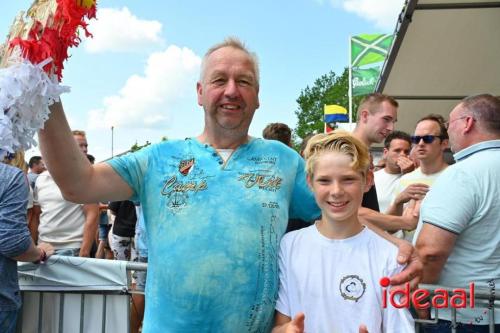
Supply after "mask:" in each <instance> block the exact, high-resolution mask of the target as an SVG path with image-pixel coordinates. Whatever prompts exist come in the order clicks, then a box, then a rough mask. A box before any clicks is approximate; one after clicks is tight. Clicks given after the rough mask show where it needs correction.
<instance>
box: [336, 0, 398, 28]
mask: <svg viewBox="0 0 500 333" xmlns="http://www.w3.org/2000/svg"><path fill="white" fill-rule="evenodd" d="M339 2H341V3H339ZM404 2H405V1H404V0H342V1H339V0H331V3H332V5H334V6H339V5H341V6H342V8H344V10H346V11H348V12H351V13H354V14H356V15H358V16H360V17H362V18H364V19H366V20H367V21H370V22H373V23H374V24H375V26H377V27H378V28H381V29H384V30H387V31H388V32H392V30H393V29H394V28H395V27H396V22H397V18H398V15H399V13H400V12H401V10H402V8H403V5H404Z"/></svg>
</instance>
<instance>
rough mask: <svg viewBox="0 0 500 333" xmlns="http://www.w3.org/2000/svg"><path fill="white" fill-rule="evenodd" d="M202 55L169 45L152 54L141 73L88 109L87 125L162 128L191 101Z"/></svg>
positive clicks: (191, 102) (94, 127) (93, 126)
mask: <svg viewBox="0 0 500 333" xmlns="http://www.w3.org/2000/svg"><path fill="white" fill-rule="evenodd" d="M200 64H201V59H200V57H198V56H197V55H196V54H194V52H193V51H191V50H190V49H188V48H180V47H177V46H169V47H168V48H167V49H166V50H165V51H163V52H155V53H153V54H151V55H150V56H149V58H148V60H147V64H146V67H145V69H144V74H143V75H132V76H131V77H129V79H128V80H127V81H126V83H125V85H124V86H123V88H122V89H121V90H120V92H119V93H118V94H116V95H113V96H108V97H106V98H105V99H104V100H103V108H102V109H97V110H92V111H90V112H89V127H90V128H92V129H96V128H110V127H111V126H115V127H121V128H126V127H129V128H153V129H154V128H164V127H168V125H169V123H170V121H171V120H172V119H173V118H175V116H174V115H173V112H176V111H178V110H182V109H183V108H182V107H181V106H186V105H189V107H192V105H193V96H194V93H195V84H196V81H197V78H198V73H199V68H200Z"/></svg>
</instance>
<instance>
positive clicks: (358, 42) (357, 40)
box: [351, 34, 394, 67]
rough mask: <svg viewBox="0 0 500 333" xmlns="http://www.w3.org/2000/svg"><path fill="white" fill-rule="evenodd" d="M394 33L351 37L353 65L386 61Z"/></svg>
mask: <svg viewBox="0 0 500 333" xmlns="http://www.w3.org/2000/svg"><path fill="white" fill-rule="evenodd" d="M393 38H394V36H393V35H384V34H361V35H358V36H353V37H351V67H359V66H363V65H368V64H373V63H376V62H381V61H384V60H385V58H386V57H387V53H388V52H389V48H390V47H391V45H392V40H393Z"/></svg>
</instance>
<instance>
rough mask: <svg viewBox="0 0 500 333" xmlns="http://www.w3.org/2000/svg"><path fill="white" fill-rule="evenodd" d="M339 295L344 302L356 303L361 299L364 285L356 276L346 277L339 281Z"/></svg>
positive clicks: (364, 288)
mask: <svg viewBox="0 0 500 333" xmlns="http://www.w3.org/2000/svg"><path fill="white" fill-rule="evenodd" d="M339 289H340V295H342V297H343V298H344V299H345V300H349V301H355V302H357V301H358V300H359V299H360V298H361V297H363V295H364V293H365V290H366V284H365V283H364V282H363V279H361V278H360V277H359V276H357V275H346V276H344V277H343V278H342V280H340V285H339Z"/></svg>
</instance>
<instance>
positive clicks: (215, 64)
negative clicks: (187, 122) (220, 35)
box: [196, 47, 259, 134]
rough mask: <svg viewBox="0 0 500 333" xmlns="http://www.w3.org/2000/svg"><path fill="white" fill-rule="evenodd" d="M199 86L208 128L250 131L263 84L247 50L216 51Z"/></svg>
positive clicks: (199, 101)
mask: <svg viewBox="0 0 500 333" xmlns="http://www.w3.org/2000/svg"><path fill="white" fill-rule="evenodd" d="M196 88H197V92H198V104H199V105H201V106H203V109H204V110H205V121H206V127H207V129H209V130H212V131H227V130H231V131H237V132H242V133H244V134H246V133H248V128H249V127H250V123H251V121H252V118H253V115H254V113H255V110H256V109H257V108H258V107H259V97H258V90H259V88H258V83H257V78H256V74H255V69H254V66H253V63H252V61H251V60H250V57H249V56H248V55H247V54H246V53H245V52H243V51H241V50H238V49H235V48H233V47H223V48H220V49H218V50H216V51H214V52H213V53H212V54H211V55H210V56H209V57H208V59H207V61H206V67H205V75H204V77H203V78H202V81H201V82H198V83H197V86H196Z"/></svg>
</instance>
